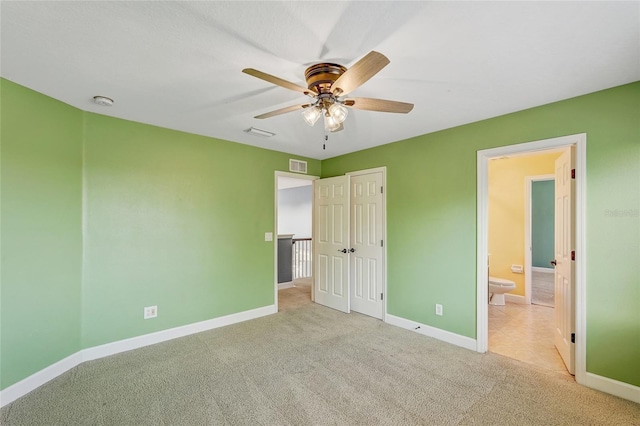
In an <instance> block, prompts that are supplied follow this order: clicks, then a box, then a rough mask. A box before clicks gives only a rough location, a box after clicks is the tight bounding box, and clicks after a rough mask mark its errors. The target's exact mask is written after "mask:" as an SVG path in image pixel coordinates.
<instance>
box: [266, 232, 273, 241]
mask: <svg viewBox="0 0 640 426" xmlns="http://www.w3.org/2000/svg"><path fill="white" fill-rule="evenodd" d="M264 240H265V241H273V232H265V233H264Z"/></svg>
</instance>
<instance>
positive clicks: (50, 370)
mask: <svg viewBox="0 0 640 426" xmlns="http://www.w3.org/2000/svg"><path fill="white" fill-rule="evenodd" d="M80 363H82V351H80V352H76V353H74V354H73V355H69V356H68V357H66V358H64V359H61V360H60V361H58V362H56V363H55V364H51V365H50V366H48V367H45V368H43V369H42V370H40V371H38V372H37V373H34V374H32V375H30V376H29V377H27V378H26V379H22V380H20V381H19V382H18V383H14V384H13V385H11V386H9V387H7V388H5V389H3V390H2V391H0V407H4V406H5V405H7V404H9V403H10V402H13V401H15V400H16V399H18V398H20V397H21V396H24V395H26V394H28V393H29V392H31V391H32V390H34V389H35V388H37V387H39V386H42V385H43V384H45V383H47V382H48V381H49V380H52V379H55V378H56V377H58V376H59V375H61V374H62V373H64V372H66V371H69V370H71V369H72V368H73V367H75V366H76V365H78V364H80Z"/></svg>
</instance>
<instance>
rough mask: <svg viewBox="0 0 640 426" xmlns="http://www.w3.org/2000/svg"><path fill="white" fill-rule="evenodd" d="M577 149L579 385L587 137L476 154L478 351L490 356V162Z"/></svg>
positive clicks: (583, 377)
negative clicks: (567, 148) (555, 150)
mask: <svg viewBox="0 0 640 426" xmlns="http://www.w3.org/2000/svg"><path fill="white" fill-rule="evenodd" d="M571 145H575V147H576V187H575V190H576V194H575V197H576V209H575V232H576V246H575V250H576V254H577V255H576V261H575V272H576V274H575V277H574V279H575V294H574V297H575V312H574V315H575V328H576V329H575V333H576V343H575V345H576V346H575V366H576V368H575V372H576V375H575V379H576V382H578V383H580V384H585V382H586V381H587V372H586V365H587V363H586V348H587V333H586V331H587V324H586V282H587V275H586V259H587V251H586V230H587V229H586V194H587V134H586V133H579V134H575V135H568V136H561V137H557V138H551V139H544V140H538V141H534V142H526V143H520V144H516V145H508V146H502V147H498V148H491V149H485V150H479V151H478V152H477V238H476V241H477V249H476V253H477V259H476V284H477V285H476V287H477V289H476V303H477V307H476V315H477V316H476V326H477V329H476V351H477V352H480V353H485V352H487V349H488V346H489V305H488V304H487V302H486V301H487V299H488V296H489V294H488V293H489V291H488V290H489V289H488V285H487V276H488V266H487V259H488V254H489V246H488V241H489V236H488V228H489V222H488V218H489V201H488V193H489V185H488V181H489V176H488V165H489V159H490V158H494V157H500V156H504V155H512V154H523V153H534V152H536V151H544V150H549V149H554V148H562V147H567V146H571Z"/></svg>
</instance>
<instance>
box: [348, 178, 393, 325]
mask: <svg viewBox="0 0 640 426" xmlns="http://www.w3.org/2000/svg"><path fill="white" fill-rule="evenodd" d="M377 172H382V187H383V188H384V190H383V191H382V241H384V244H383V245H382V292H383V294H384V300H383V301H382V302H383V303H382V322H387V301H388V300H389V298H388V297H387V247H388V246H389V244H387V167H386V166H382V167H374V168H372V169H365V170H357V171H355V172H348V173H345V174H346V175H348V176H360V175H368V174H371V173H377ZM349 216H351V211H349ZM349 220H351V217H349ZM349 291H351V288H349Z"/></svg>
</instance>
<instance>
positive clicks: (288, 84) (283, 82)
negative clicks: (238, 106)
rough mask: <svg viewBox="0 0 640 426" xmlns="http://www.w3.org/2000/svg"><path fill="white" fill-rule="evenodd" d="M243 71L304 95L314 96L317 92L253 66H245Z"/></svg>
mask: <svg viewBox="0 0 640 426" xmlns="http://www.w3.org/2000/svg"><path fill="white" fill-rule="evenodd" d="M242 72H243V73H245V74H249V75H251V76H253V77H256V78H259V79H261V80H264V81H267V82H269V83H271V84H275V85H277V86H280V87H284V88H285V89H289V90H293V91H295V92H300V93H304V94H305V95H309V96H316V95H317V93H316V92H314V91H313V90H310V89H307V88H306V87H302V86H298V85H297V84H295V83H292V82H290V81H287V80H283V79H281V78H280V77H276V76H273V75H271V74H267V73H265V72H262V71H258V70H256V69H253V68H245V69H243V70H242Z"/></svg>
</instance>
